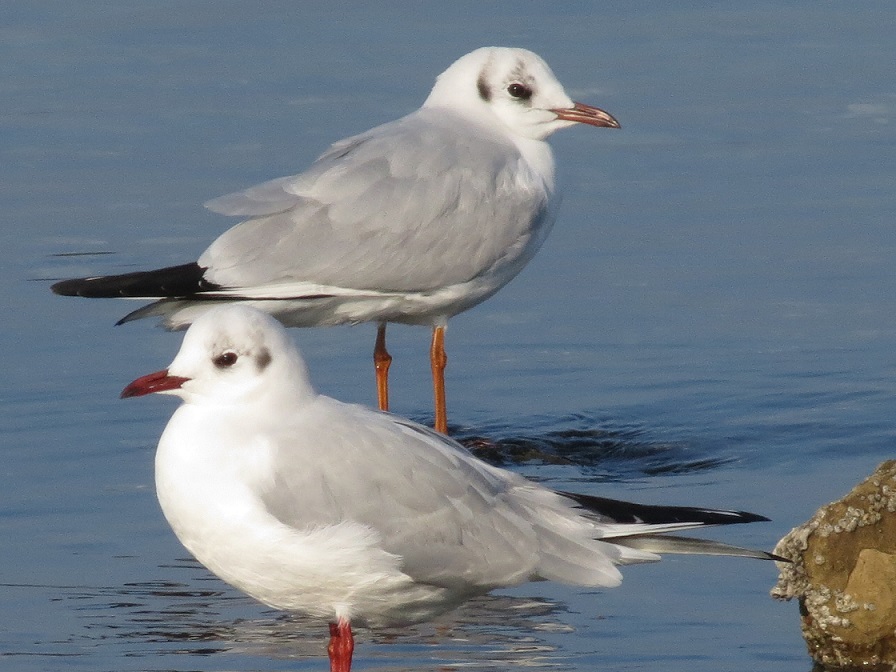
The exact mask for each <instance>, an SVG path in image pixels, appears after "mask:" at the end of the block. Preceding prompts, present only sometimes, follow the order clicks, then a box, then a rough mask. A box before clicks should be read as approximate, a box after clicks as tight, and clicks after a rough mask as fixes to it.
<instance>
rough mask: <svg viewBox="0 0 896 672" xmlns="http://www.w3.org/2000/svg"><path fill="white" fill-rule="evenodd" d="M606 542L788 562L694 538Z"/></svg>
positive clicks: (645, 537) (634, 538) (654, 537)
mask: <svg viewBox="0 0 896 672" xmlns="http://www.w3.org/2000/svg"><path fill="white" fill-rule="evenodd" d="M604 541H606V542H608V543H611V544H615V545H617V546H625V547H626V548H633V549H636V550H639V551H647V552H648V553H656V554H658V555H662V554H663V553H678V554H684V555H729V556H734V557H737V558H756V559H757V560H777V561H778V562H788V560H786V559H785V558H782V557H781V556H780V555H775V554H774V553H767V552H766V551H757V550H754V549H752V548H742V547H740V546H733V545H732V544H724V543H722V542H720V541H711V540H709V539H696V538H694V537H678V536H674V535H668V536H667V535H658V534H642V535H635V536H632V537H615V538H613V539H604Z"/></svg>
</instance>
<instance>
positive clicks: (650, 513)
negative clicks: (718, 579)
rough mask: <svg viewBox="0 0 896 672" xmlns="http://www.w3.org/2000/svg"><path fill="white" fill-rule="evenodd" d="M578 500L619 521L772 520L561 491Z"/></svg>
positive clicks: (729, 522) (723, 522) (709, 522)
mask: <svg viewBox="0 0 896 672" xmlns="http://www.w3.org/2000/svg"><path fill="white" fill-rule="evenodd" d="M560 494H562V495H564V496H566V497H569V498H570V499H572V500H573V501H575V502H576V503H577V504H579V506H581V507H582V508H584V509H587V510H589V511H591V512H592V513H596V514H598V515H601V516H606V517H608V518H610V519H612V520H613V521H615V522H617V523H647V524H650V525H667V524H670V523H699V524H703V525H733V524H737V523H759V522H768V521H769V520H770V519H769V518H766V517H765V516H761V515H759V514H758V513H751V512H749V511H725V510H722V509H701V508H698V507H691V506H656V505H651V504H635V503H633V502H626V501H622V500H619V499H609V498H607V497H596V496H594V495H581V494H577V493H573V492H562V493H560Z"/></svg>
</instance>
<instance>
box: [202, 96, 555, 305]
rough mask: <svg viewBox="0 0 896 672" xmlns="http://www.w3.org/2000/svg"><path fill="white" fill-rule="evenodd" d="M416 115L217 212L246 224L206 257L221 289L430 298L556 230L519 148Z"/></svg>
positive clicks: (539, 183)
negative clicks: (549, 228)
mask: <svg viewBox="0 0 896 672" xmlns="http://www.w3.org/2000/svg"><path fill="white" fill-rule="evenodd" d="M463 123H465V122H463V121H461V120H457V121H456V122H454V121H452V120H451V119H448V120H445V119H443V118H438V117H437V118H435V119H433V118H432V115H429V114H428V113H427V111H426V110H420V111H418V112H416V113H414V114H412V115H409V116H408V117H405V118H403V119H400V120H398V121H395V122H392V123H390V124H386V125H384V126H380V127H378V128H375V129H373V130H371V131H368V132H367V133H364V134H362V135H359V136H355V137H353V138H349V139H347V140H344V141H342V142H340V143H336V144H335V145H333V146H332V147H331V148H330V150H329V151H328V152H326V153H325V154H324V155H322V156H321V157H320V158H319V159H318V160H317V161H316V162H315V163H314V164H313V165H312V166H311V167H310V168H309V170H308V171H306V172H305V173H302V174H300V175H296V176H292V177H286V178H280V179H277V180H273V181H271V182H267V183H264V184H262V185H259V186H257V187H253V188H252V189H248V190H246V191H245V192H240V193H238V194H231V195H228V196H223V197H221V198H220V199H215V200H214V201H211V202H210V203H209V207H211V208H212V209H214V210H217V211H220V212H224V213H226V214H235V215H248V216H250V217H251V219H248V220H246V221H244V222H242V223H240V224H238V225H237V226H235V227H233V228H232V229H230V230H229V231H227V232H225V233H224V234H223V235H221V236H220V237H219V238H218V239H217V240H216V241H215V242H214V243H213V244H212V245H211V246H210V247H209V248H208V249H207V250H206V251H205V252H204V253H203V255H202V256H201V257H200V259H199V264H200V265H201V266H204V267H207V268H209V272H208V273H207V278H208V279H209V280H210V281H212V282H215V283H217V284H220V285H222V286H225V287H253V286H259V285H265V284H276V283H288V282H293V281H308V282H314V283H317V284H320V285H331V286H335V287H346V288H353V289H380V290H387V291H388V290H394V291H426V290H430V289H435V288H438V287H444V286H447V285H451V284H456V283H462V282H466V281H469V280H471V279H473V278H477V277H479V276H481V275H483V274H485V273H491V272H500V270H501V267H502V265H506V264H512V263H514V262H516V261H517V260H518V259H519V258H520V257H521V256H524V255H526V254H530V253H531V252H532V251H531V250H530V249H529V248H530V245H532V244H536V243H540V238H539V237H538V231H539V229H540V228H541V227H542V226H544V225H546V224H548V223H549V208H548V201H549V197H550V189H551V188H552V187H551V186H550V185H545V183H544V181H543V179H542V178H541V177H540V176H537V175H534V174H532V173H531V171H528V170H526V169H525V166H524V165H523V164H524V162H523V161H522V160H521V158H520V156H519V153H518V151H517V150H516V148H515V146H513V145H512V143H509V142H503V141H500V140H499V139H498V138H495V137H491V136H487V135H485V134H483V133H482V132H480V131H478V130H477V129H476V128H475V127H471V128H467V129H463V128H462V129H461V132H458V128H457V125H458V124H460V125H462V124H463Z"/></svg>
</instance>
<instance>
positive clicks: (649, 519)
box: [561, 492, 783, 561]
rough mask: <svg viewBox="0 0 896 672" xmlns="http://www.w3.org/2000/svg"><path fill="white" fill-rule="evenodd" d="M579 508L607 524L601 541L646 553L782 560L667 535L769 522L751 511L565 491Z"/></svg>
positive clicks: (757, 552)
mask: <svg viewBox="0 0 896 672" xmlns="http://www.w3.org/2000/svg"><path fill="white" fill-rule="evenodd" d="M561 494H562V495H564V496H566V497H568V498H570V499H571V500H573V501H574V502H576V504H578V505H579V507H581V508H583V509H585V510H586V511H588V512H589V513H590V514H591V515H593V516H596V517H597V518H598V519H599V521H600V522H601V523H603V524H604V528H605V535H604V536H602V537H601V541H605V542H607V543H609V544H615V545H616V546H623V547H625V548H631V549H634V550H638V551H645V552H647V553H655V554H657V555H661V554H663V553H682V554H689V555H730V556H735V557H741V558H757V559H759V560H778V561H780V560H782V559H783V558H781V557H780V556H777V555H774V554H773V553H767V552H765V551H757V550H753V549H750V548H741V547H740V546H733V545H731V544H725V543H722V542H718V541H711V540H708V539H696V538H693V537H680V536H676V535H668V534H665V533H666V532H674V531H676V530H686V529H692V528H696V527H705V526H708V525H734V524H738V523H755V522H760V521H767V520H768V518H766V517H765V516H760V515H758V514H756V513H750V512H748V511H727V510H724V509H701V508H697V507H690V506H654V505H651V504H635V503H633V502H625V501H622V500H618V499H608V498H606V497H595V496H594V495H581V494H577V493H572V492H563V493H561Z"/></svg>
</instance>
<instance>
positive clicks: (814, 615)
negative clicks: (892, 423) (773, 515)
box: [772, 460, 896, 672]
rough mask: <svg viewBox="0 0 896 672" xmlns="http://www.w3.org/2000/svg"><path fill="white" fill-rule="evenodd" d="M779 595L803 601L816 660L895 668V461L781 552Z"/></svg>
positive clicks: (829, 666)
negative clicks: (782, 559)
mask: <svg viewBox="0 0 896 672" xmlns="http://www.w3.org/2000/svg"><path fill="white" fill-rule="evenodd" d="M775 553H776V554H778V555H780V556H782V557H784V558H787V559H788V560H791V561H792V564H789V563H778V568H779V570H780V573H781V574H780V577H779V578H778V583H777V585H776V586H775V587H774V588H773V589H772V597H776V598H778V599H783V600H790V599H793V598H798V599H799V605H800V618H801V625H802V630H803V637H804V638H805V640H806V644H807V645H808V647H809V655H811V656H812V658H813V659H814V660H815V662H816V663H818V664H819V665H820V666H821V667H822V669H825V670H843V671H847V670H858V669H862V670H865V671H874V672H877V671H883V670H886V671H891V670H894V669H896V460H890V461H887V462H884V463H883V464H881V465H880V466H879V467H878V468H877V471H875V472H874V473H873V474H872V475H871V476H869V477H868V478H867V479H865V480H864V481H863V482H862V483H860V484H859V485H857V486H856V487H855V488H853V490H852V492H850V493H849V494H848V495H846V496H845V497H844V498H843V499H841V500H839V501H836V502H833V503H831V504H828V505H826V506H823V507H821V508H820V509H819V510H818V511H817V512H816V513H815V515H814V516H813V517H812V519H811V520H809V521H808V522H806V523H804V524H803V525H801V526H799V527H796V528H794V529H793V530H791V532H790V533H789V534H788V535H787V536H785V537H784V538H783V539H781V541H779V542H778V545H777V546H776V547H775Z"/></svg>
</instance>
